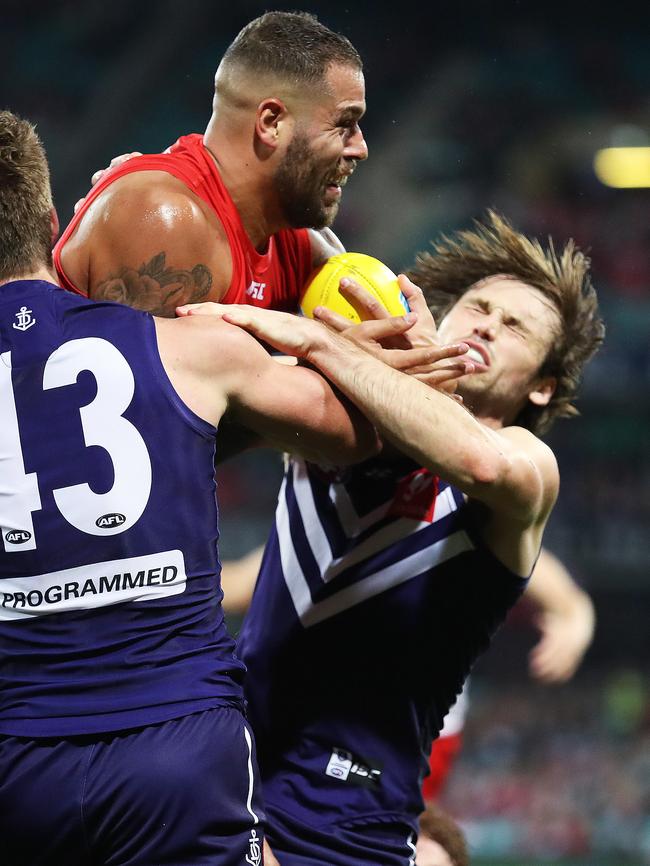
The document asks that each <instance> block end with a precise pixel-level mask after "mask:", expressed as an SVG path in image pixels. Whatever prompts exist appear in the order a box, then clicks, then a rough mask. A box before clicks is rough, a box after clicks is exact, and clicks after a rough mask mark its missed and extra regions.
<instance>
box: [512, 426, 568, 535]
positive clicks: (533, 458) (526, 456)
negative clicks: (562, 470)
mask: <svg viewBox="0 0 650 866" xmlns="http://www.w3.org/2000/svg"><path fill="white" fill-rule="evenodd" d="M498 435H499V436H501V437H502V438H503V439H504V440H505V442H506V443H507V444H508V446H509V450H510V452H511V455H512V459H513V462H515V463H516V466H517V474H518V477H517V479H516V482H517V486H518V487H519V491H518V492H519V498H520V500H521V501H522V502H523V503H524V504H526V505H527V506H528V507H527V508H524V509H523V511H522V514H523V515H526V514H528V517H529V519H530V520H531V522H540V521H541V522H546V519H547V518H548V515H549V514H550V512H551V509H552V508H553V505H554V504H555V500H556V499H557V495H558V491H559V486H560V474H559V470H558V465H557V460H556V458H555V454H554V453H553V451H552V450H551V449H550V448H549V446H548V445H547V444H546V443H545V442H543V441H542V440H541V439H539V438H538V437H537V436H535V435H534V434H533V433H531V431H530V430H527V429H525V428H524V427H516V426H513V427H504V428H502V429H501V430H499V433H498Z"/></svg>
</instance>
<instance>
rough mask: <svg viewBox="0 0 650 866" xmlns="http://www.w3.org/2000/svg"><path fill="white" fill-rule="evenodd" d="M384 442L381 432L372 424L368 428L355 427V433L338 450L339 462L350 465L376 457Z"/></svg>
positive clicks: (342, 464)
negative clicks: (380, 436)
mask: <svg viewBox="0 0 650 866" xmlns="http://www.w3.org/2000/svg"><path fill="white" fill-rule="evenodd" d="M381 447H382V443H381V439H380V438H379V434H378V433H377V431H376V430H375V428H374V427H373V426H372V425H371V424H367V425H366V429H363V430H360V429H359V428H358V427H357V428H355V435H354V436H353V437H352V438H351V439H349V440H348V441H346V442H345V443H344V444H343V445H342V446H341V448H340V449H339V451H338V455H337V460H336V462H337V464H338V465H340V466H349V465H351V464H353V463H361V462H362V461H363V460H369V459H370V458H371V457H376V456H377V454H379V452H380V451H381Z"/></svg>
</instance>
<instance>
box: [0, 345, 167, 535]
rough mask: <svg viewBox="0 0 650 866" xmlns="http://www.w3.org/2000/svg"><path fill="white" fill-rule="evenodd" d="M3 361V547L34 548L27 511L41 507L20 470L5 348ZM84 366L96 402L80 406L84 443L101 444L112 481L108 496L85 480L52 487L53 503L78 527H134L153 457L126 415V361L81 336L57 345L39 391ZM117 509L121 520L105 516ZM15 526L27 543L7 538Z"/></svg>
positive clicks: (71, 378) (94, 531)
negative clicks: (6, 460)
mask: <svg viewBox="0 0 650 866" xmlns="http://www.w3.org/2000/svg"><path fill="white" fill-rule="evenodd" d="M2 360H3V361H4V365H3V372H2V379H1V380H0V409H1V410H2V415H3V417H5V418H8V419H9V423H8V424H4V425H2V431H1V432H0V447H1V448H2V453H0V459H1V458H2V454H3V453H4V454H8V455H10V458H11V465H10V467H9V468H10V473H11V475H10V479H11V490H10V493H9V495H8V496H7V495H5V496H1V497H0V503H2V504H1V505H0V525H2V527H3V538H4V543H5V550H6V551H7V552H9V551H10V550H29V549H31V550H33V549H35V547H36V539H35V538H34V527H33V522H32V512H34V511H38V510H39V509H40V508H41V501H40V496H39V493H38V486H37V482H36V474H35V473H34V472H32V473H30V474H29V475H25V467H24V462H23V457H22V450H21V447H20V435H19V430H18V421H17V418H16V405H15V400H14V395H13V391H12V388H11V370H10V368H9V364H10V357H9V353H6V355H3V356H2ZM84 370H87V371H88V372H90V373H91V374H92V375H93V376H94V377H95V381H96V382H97V394H96V396H95V399H94V400H93V401H92V402H91V403H89V404H88V405H87V406H83V407H82V408H81V409H80V410H79V411H80V416H81V426H82V429H83V434H84V441H85V443H86V445H87V446H91V445H98V446H100V447H101V448H103V449H104V450H105V451H106V452H107V453H108V455H109V457H110V459H111V461H112V463H113V472H114V481H113V486H112V487H111V489H110V490H108V491H107V492H106V493H95V492H94V491H93V490H91V488H90V486H89V485H88V484H86V483H84V484H74V485H71V486H70V487H60V488H58V489H56V490H54V491H53V493H54V500H55V502H56V504H57V507H58V509H59V511H60V512H61V514H62V515H63V517H64V518H65V519H66V520H67V521H68V523H70V524H72V526H75V527H76V528H77V529H79V530H81V531H82V532H85V533H87V534H88V535H115V534H117V533H119V532H124V531H125V530H127V529H129V528H130V527H131V526H133V524H134V523H136V521H137V520H139V518H140V517H141V516H142V513H143V512H144V509H145V508H146V505H147V502H148V501H149V495H150V493H151V460H150V458H149V452H148V451H147V446H146V444H145V442H144V439H143V438H142V436H141V435H140V433H139V432H138V430H137V429H136V428H135V427H134V425H133V424H132V423H131V422H130V421H128V420H127V419H126V418H124V417H123V413H124V412H125V411H126V409H127V408H128V406H129V404H130V403H131V400H132V399H133V394H134V392H135V380H134V378H133V373H132V371H131V368H130V367H129V365H128V363H127V362H126V359H125V358H124V356H123V355H122V354H121V352H120V351H119V350H118V349H116V348H115V346H113V345H112V344H111V343H108V342H107V341H106V340H102V339H100V338H99V337H85V338H82V339H79V340H71V341H69V342H68V343H65V344H64V345H63V346H60V347H59V348H58V349H56V350H55V351H54V352H53V353H52V354H51V355H50V357H49V358H48V360H47V362H46V364H45V370H44V372H43V389H44V390H49V389H52V388H60V387H63V386H65V385H72V384H74V383H75V382H76V381H77V377H78V376H79V373H81V372H82V371H84ZM3 477H6V469H3ZM115 514H119V515H120V521H119V522H115V521H111V520H110V519H106V520H102V518H103V517H108V518H110V516H111V515H115ZM98 524H99V525H98ZM12 527H15V528H16V530H17V531H19V532H20V531H21V530H22V531H23V532H28V533H30V539H29V541H22V542H20V543H18V544H16V543H12V542H11V528H12ZM8 531H9V532H10V539H9V541H8V539H7V532H8ZM13 534H14V536H15V532H14V533H13Z"/></svg>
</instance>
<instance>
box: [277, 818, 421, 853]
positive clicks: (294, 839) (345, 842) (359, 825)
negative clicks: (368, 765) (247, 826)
mask: <svg viewBox="0 0 650 866" xmlns="http://www.w3.org/2000/svg"><path fill="white" fill-rule="evenodd" d="M266 813H267V819H268V822H267V830H266V838H267V839H268V842H269V844H270V846H271V849H272V850H273V853H274V854H275V856H276V857H277V858H278V860H279V861H280V863H281V866H415V841H416V835H415V833H414V831H413V830H412V829H411V828H410V827H408V826H407V825H406V824H401V823H399V822H396V821H392V820H387V821H383V820H378V819H377V817H376V816H368V817H367V818H365V819H364V818H358V817H357V818H352V819H350V820H347V821H346V820H342V821H336V822H333V823H331V824H328V825H323V824H321V825H320V826H319V825H318V824H306V823H302V822H301V821H298V820H296V817H295V816H293V815H289V814H287V813H286V812H282V811H280V810H278V809H276V808H274V807H273V806H271V805H267V809H266Z"/></svg>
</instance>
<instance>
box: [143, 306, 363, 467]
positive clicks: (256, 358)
mask: <svg viewBox="0 0 650 866" xmlns="http://www.w3.org/2000/svg"><path fill="white" fill-rule="evenodd" d="M228 309H229V308H228ZM298 321H299V320H298ZM156 332H157V336H158V345H159V350H160V354H161V358H162V360H163V364H164V365H165V369H166V370H167V373H168V375H169V377H170V380H171V382H172V384H173V386H174V387H175V389H176V391H177V392H178V393H179V395H180V396H181V397H182V399H183V400H184V401H185V403H186V404H187V405H188V406H189V407H190V408H191V409H192V410H193V411H194V412H196V413H197V414H198V415H199V416H200V417H202V418H204V419H206V420H207V421H209V422H210V423H212V424H214V425H215V426H216V425H218V423H219V421H220V420H221V418H222V417H223V415H224V413H225V412H226V410H227V411H228V416H229V418H230V419H232V421H233V422H235V423H237V424H241V425H242V426H244V427H246V428H248V429H250V430H252V431H253V432H255V433H257V434H259V435H260V437H262V439H263V440H264V441H265V443H266V444H268V445H271V446H272V447H275V448H278V449H279V450H282V451H289V452H290V453H292V454H298V455H300V456H302V457H305V458H307V459H308V460H311V461H313V462H316V463H321V464H330V465H344V464H347V463H356V462H358V461H360V460H363V459H365V458H367V457H370V456H372V455H373V454H375V453H376V452H377V451H378V449H379V447H380V444H379V439H378V437H377V434H376V431H375V429H374V427H373V426H372V424H371V423H369V422H368V421H367V420H366V419H365V417H364V416H363V415H362V414H361V412H359V410H358V409H357V408H356V407H355V406H354V405H352V404H351V403H349V402H348V401H347V400H346V399H345V398H344V397H341V396H340V395H338V394H337V393H335V391H334V390H333V388H332V386H331V385H330V384H329V382H327V381H326V379H324V378H323V376H322V375H321V374H320V373H318V372H316V371H315V370H311V369H307V368H305V367H300V366H288V365H286V364H278V363H277V362H276V361H275V360H274V359H273V358H272V357H271V355H269V353H268V352H266V351H265V350H264V349H263V348H262V347H261V346H260V345H259V343H258V342H257V341H256V340H254V339H253V338H252V337H251V336H250V335H248V334H246V333H245V332H243V331H242V330H240V329H239V328H234V327H232V326H231V325H228V324H226V323H225V322H223V321H221V320H220V319H219V318H216V317H213V316H190V317H187V318H182V319H176V320H165V319H156Z"/></svg>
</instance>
